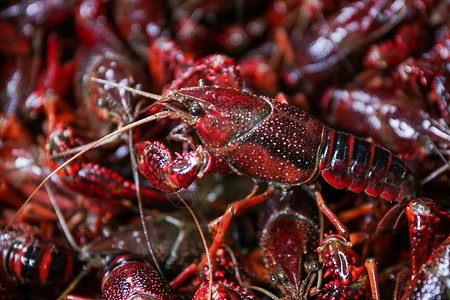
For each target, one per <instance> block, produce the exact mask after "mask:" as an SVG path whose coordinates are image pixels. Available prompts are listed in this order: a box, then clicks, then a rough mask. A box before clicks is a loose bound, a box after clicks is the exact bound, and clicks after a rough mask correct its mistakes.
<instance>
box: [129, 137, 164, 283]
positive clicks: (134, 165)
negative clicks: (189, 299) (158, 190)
mask: <svg viewBox="0 0 450 300" xmlns="http://www.w3.org/2000/svg"><path fill="white" fill-rule="evenodd" d="M128 146H129V147H130V160H131V169H132V170H133V177H134V183H135V184H136V196H137V202H138V206H139V216H140V219H141V225H142V230H143V233H144V236H145V241H146V243H147V247H148V250H149V252H150V255H151V257H152V259H153V263H154V264H155V266H156V268H157V269H158V271H159V273H160V274H161V276H162V275H163V272H162V269H161V267H160V266H159V264H158V260H157V259H156V255H155V251H154V250H153V247H152V243H151V242H150V237H149V234H148V230H147V226H146V224H145V216H144V205H143V203H142V195H141V184H140V180H139V174H138V171H137V162H136V156H135V153H134V151H133V149H134V146H133V134H132V132H131V129H130V133H129V134H128Z"/></svg>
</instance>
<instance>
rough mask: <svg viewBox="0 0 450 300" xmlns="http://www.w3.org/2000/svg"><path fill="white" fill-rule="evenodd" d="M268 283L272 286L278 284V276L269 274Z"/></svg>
mask: <svg viewBox="0 0 450 300" xmlns="http://www.w3.org/2000/svg"><path fill="white" fill-rule="evenodd" d="M270 282H271V283H273V284H276V283H278V276H277V275H276V274H270Z"/></svg>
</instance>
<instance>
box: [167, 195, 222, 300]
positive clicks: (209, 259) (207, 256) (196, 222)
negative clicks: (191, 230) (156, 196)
mask: <svg viewBox="0 0 450 300" xmlns="http://www.w3.org/2000/svg"><path fill="white" fill-rule="evenodd" d="M175 194H176V195H177V197H178V198H179V199H180V201H181V202H182V203H183V204H184V206H186V208H187V209H188V211H189V213H190V214H191V215H192V218H193V219H194V222H195V225H196V226H197V228H198V232H199V233H200V237H201V239H202V242H203V246H204V248H205V254H206V260H207V261H208V265H209V290H208V300H211V299H212V285H213V266H212V262H211V256H210V255H209V247H208V243H207V242H206V238H205V234H204V233H203V230H202V228H201V226H200V223H199V222H198V219H197V217H196V216H195V213H194V211H193V210H192V209H191V207H190V206H189V204H188V203H187V202H186V201H185V200H184V199H183V198H182V197H181V196H180V194H178V192H175Z"/></svg>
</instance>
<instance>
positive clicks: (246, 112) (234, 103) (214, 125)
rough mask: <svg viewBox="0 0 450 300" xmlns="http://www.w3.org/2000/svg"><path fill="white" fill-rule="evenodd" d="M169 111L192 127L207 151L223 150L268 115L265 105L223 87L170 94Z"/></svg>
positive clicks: (253, 96)
mask: <svg viewBox="0 0 450 300" xmlns="http://www.w3.org/2000/svg"><path fill="white" fill-rule="evenodd" d="M170 100H171V101H170V102H168V106H169V108H173V107H175V106H182V108H179V109H180V110H182V111H181V112H180V111H179V110H176V109H175V110H176V111H177V112H178V113H179V114H180V115H181V116H182V118H183V119H184V120H185V121H186V122H187V123H189V124H190V125H192V126H194V127H195V129H196V130H197V132H198V135H199V137H200V139H201V140H202V142H203V144H204V146H205V147H206V148H208V149H210V150H213V151H214V150H216V149H218V148H221V147H224V146H226V145H227V144H229V143H230V142H232V141H233V140H234V139H237V138H239V137H241V136H242V135H244V134H245V133H247V132H248V131H250V130H252V129H253V128H254V127H255V126H256V125H257V124H259V123H260V122H261V121H262V120H264V119H265V118H266V117H267V116H269V115H270V113H271V112H272V106H271V104H270V102H269V101H267V100H265V99H264V98H262V97H258V96H256V95H253V94H250V93H247V92H244V91H241V90H238V89H234V88H227V87H218V86H198V87H192V88H184V89H180V90H177V91H172V92H171V95H170Z"/></svg>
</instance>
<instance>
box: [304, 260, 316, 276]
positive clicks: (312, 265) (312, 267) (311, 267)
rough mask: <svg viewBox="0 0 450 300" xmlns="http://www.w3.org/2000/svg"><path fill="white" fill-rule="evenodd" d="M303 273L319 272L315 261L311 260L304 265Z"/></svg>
mask: <svg viewBox="0 0 450 300" xmlns="http://www.w3.org/2000/svg"><path fill="white" fill-rule="evenodd" d="M304 268H305V271H306V272H308V273H311V272H317V271H319V270H320V264H319V262H318V261H317V260H312V261H309V262H305V263H304Z"/></svg>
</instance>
